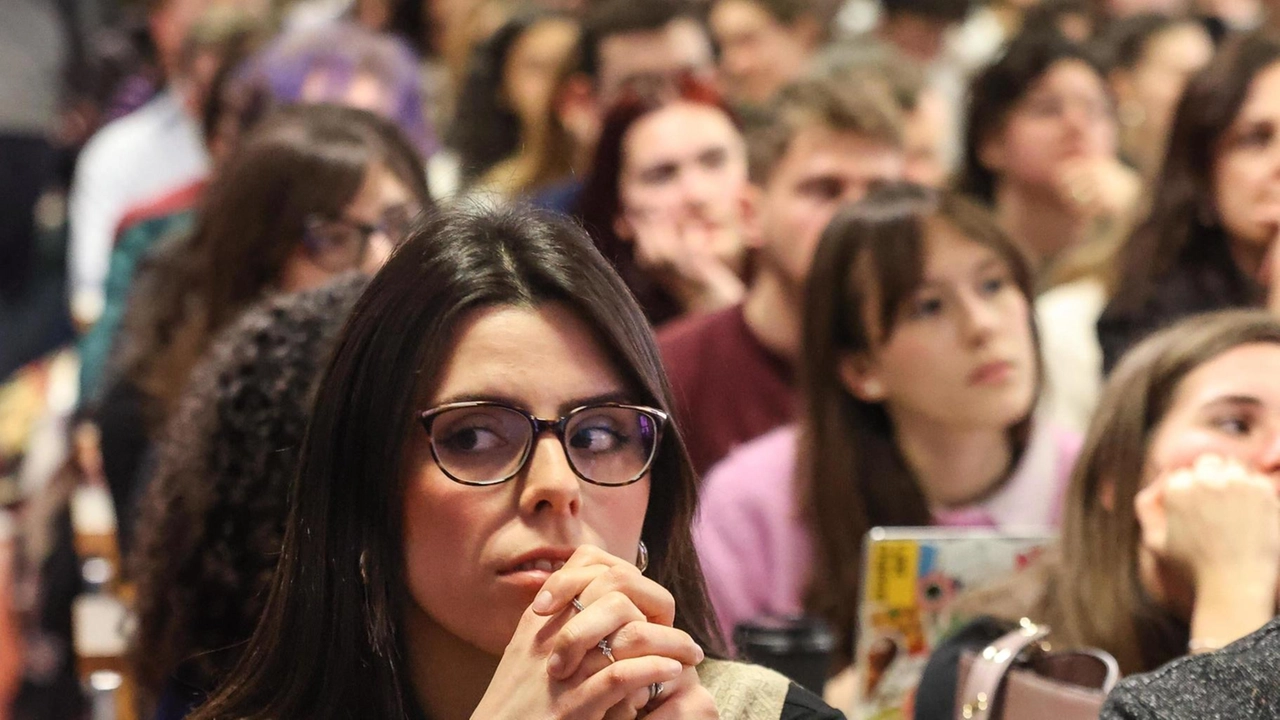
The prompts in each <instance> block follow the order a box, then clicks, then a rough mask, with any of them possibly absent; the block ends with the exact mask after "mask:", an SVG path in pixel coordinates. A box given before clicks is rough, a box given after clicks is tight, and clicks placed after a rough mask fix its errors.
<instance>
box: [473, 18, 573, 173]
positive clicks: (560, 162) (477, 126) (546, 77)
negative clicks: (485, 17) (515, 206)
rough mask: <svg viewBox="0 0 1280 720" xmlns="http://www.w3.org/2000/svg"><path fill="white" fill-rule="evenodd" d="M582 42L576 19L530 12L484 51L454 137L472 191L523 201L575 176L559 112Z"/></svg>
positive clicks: (505, 27) (509, 25)
mask: <svg viewBox="0 0 1280 720" xmlns="http://www.w3.org/2000/svg"><path fill="white" fill-rule="evenodd" d="M577 40H578V24H577V23H576V22H575V21H574V20H573V19H572V18H570V17H568V16H565V15H559V14H552V13H526V14H521V15H517V16H516V17H514V18H512V19H511V20H509V21H507V23H506V24H505V25H503V26H502V27H501V28H499V29H498V31H497V32H496V33H494V35H493V37H491V38H489V40H488V41H487V42H486V43H484V44H483V45H482V46H481V47H480V48H478V49H477V51H476V53H475V54H474V56H473V60H472V64H471V66H470V68H469V69H468V74H467V77H466V79H465V81H464V82H463V87H462V93H461V96H460V97H459V99H458V113H457V115H456V116H455V117H454V120H453V126H452V127H451V129H450V133H449V134H450V137H449V144H450V146H451V147H453V148H454V149H455V150H456V151H457V153H458V156H459V157H458V160H459V164H460V173H461V176H460V181H461V185H462V188H463V189H464V190H473V191H474V190H479V191H481V192H488V193H494V194H497V195H499V196H502V197H518V196H521V195H525V194H528V193H532V192H536V191H538V190H540V189H542V188H543V187H544V186H546V185H548V184H550V183H553V182H557V181H561V180H564V179H565V177H567V176H568V175H569V174H570V172H571V171H572V166H571V164H570V161H571V160H572V148H571V146H570V140H569V137H568V133H567V131H566V130H565V129H564V127H563V126H561V125H559V123H558V122H557V121H556V119H555V117H554V116H553V115H552V112H551V106H552V100H553V93H554V92H555V89H556V84H557V82H558V80H559V79H560V76H561V75H562V74H563V68H564V66H565V64H566V63H567V62H568V61H569V56H570V55H571V53H572V52H573V50H574V47H575V45H576V43H577Z"/></svg>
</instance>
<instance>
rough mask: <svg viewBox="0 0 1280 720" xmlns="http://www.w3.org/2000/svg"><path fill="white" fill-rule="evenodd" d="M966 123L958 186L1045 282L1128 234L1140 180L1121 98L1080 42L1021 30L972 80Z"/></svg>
mask: <svg viewBox="0 0 1280 720" xmlns="http://www.w3.org/2000/svg"><path fill="white" fill-rule="evenodd" d="M964 127H965V128H966V130H965V138H964V150H963V160H962V163H961V170H960V174H959V176H958V177H957V179H956V187H957V189H958V190H960V191H961V192H964V193H966V194H968V195H970V196H972V197H974V198H976V199H978V200H980V201H981V202H983V203H985V204H987V205H988V206H990V207H991V209H992V210H993V211H994V212H995V214H996V217H997V218H998V219H999V222H1000V226H1001V227H1002V228H1003V229H1004V231H1005V232H1007V233H1008V234H1009V237H1011V238H1013V240H1014V242H1017V243H1019V244H1020V245H1021V246H1022V247H1023V249H1024V250H1026V251H1027V253H1028V254H1029V255H1030V257H1031V260H1032V266H1033V268H1034V269H1035V271H1036V275H1037V283H1038V286H1039V287H1040V288H1041V289H1048V288H1050V287H1052V286H1054V285H1056V284H1057V283H1058V282H1059V281H1060V280H1062V279H1065V277H1064V276H1066V275H1068V274H1069V272H1070V271H1071V269H1072V268H1073V266H1074V265H1075V263H1077V262H1079V261H1080V260H1079V258H1080V257H1081V255H1082V254H1084V255H1089V254H1091V253H1093V252H1097V251H1098V249H1099V248H1100V247H1110V246H1112V245H1114V244H1115V243H1116V242H1118V241H1119V239H1122V238H1123V237H1124V235H1125V233H1126V232H1127V230H1128V229H1129V227H1130V225H1131V222H1132V217H1131V215H1132V214H1133V212H1134V207H1135V205H1136V203H1137V202H1138V200H1139V197H1140V195H1141V193H1142V181H1141V178H1140V177H1139V175H1138V173H1137V172H1135V171H1134V170H1132V169H1130V168H1128V167H1126V166H1125V165H1124V164H1123V163H1122V162H1120V159H1119V157H1118V155H1117V148H1118V134H1119V126H1118V122H1117V119H1116V114H1115V109H1114V100H1113V98H1112V96H1111V94H1110V91H1109V89H1108V85H1107V81H1106V76H1105V74H1104V72H1103V69H1102V68H1101V67H1100V66H1099V65H1098V64H1097V63H1096V62H1095V61H1094V60H1093V59H1092V57H1091V55H1090V54H1089V53H1088V52H1087V51H1086V50H1085V49H1084V48H1083V47H1082V46H1080V45H1077V44H1075V43H1073V42H1072V41H1070V40H1068V39H1067V38H1065V37H1063V36H1062V35H1061V34H1059V33H1058V32H1056V31H1055V30H1052V29H1047V28H1030V29H1028V30H1026V31H1024V32H1023V33H1022V35H1020V36H1018V37H1017V38H1015V39H1014V40H1013V41H1012V42H1011V43H1010V45H1009V48H1008V51H1007V52H1006V53H1005V54H1004V55H1003V56H1001V58H1000V59H999V60H997V61H996V62H994V63H993V64H992V65H991V66H989V67H987V68H986V69H985V70H983V71H982V72H981V73H979V74H978V75H977V77H975V78H974V80H973V82H972V83H971V84H970V86H969V107H968V112H967V115H966V118H965V123H964Z"/></svg>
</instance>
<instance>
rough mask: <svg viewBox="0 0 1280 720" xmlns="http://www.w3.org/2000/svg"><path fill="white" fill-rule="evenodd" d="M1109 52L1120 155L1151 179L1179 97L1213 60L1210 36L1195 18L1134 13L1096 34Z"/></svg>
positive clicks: (1163, 151)
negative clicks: (1188, 83)
mask: <svg viewBox="0 0 1280 720" xmlns="http://www.w3.org/2000/svg"><path fill="white" fill-rule="evenodd" d="M1098 44H1099V45H1100V46H1101V48H1102V51H1103V52H1105V53H1106V54H1107V55H1108V56H1109V57H1108V58H1107V65H1108V67H1109V68H1110V69H1109V71H1108V80H1109V82H1110V85H1111V91H1112V93H1113V94H1114V95H1115V98H1116V108H1117V110H1116V117H1117V118H1118V119H1119V121H1120V156H1121V157H1122V158H1124V160H1125V161H1126V162H1128V163H1129V164H1130V165H1132V166H1133V167H1134V168H1135V169H1137V170H1138V172H1139V173H1140V174H1141V175H1142V177H1143V178H1147V179H1152V180H1154V179H1155V178H1156V176H1157V174H1158V173H1159V172H1160V165H1161V163H1162V162H1163V161H1164V153H1165V147H1166V145H1167V144H1168V139H1169V126H1170V125H1171V124H1172V122H1173V111H1174V109H1175V108H1176V107H1177V104H1178V98H1180V97H1181V96H1182V90H1183V88H1185V87H1186V86H1187V81H1189V80H1190V79H1191V78H1192V76H1194V75H1195V74H1196V73H1198V72H1200V70H1202V69H1203V68H1204V66H1206V65H1208V64H1209V61H1210V60H1211V59H1213V51H1214V47H1213V38H1212V37H1210V35H1209V32H1208V31H1207V30H1205V28H1204V24H1203V23H1201V22H1200V21H1198V20H1195V19H1192V18H1185V17H1182V18H1180V17H1170V16H1167V15H1155V14H1147V15H1137V16H1134V17H1130V18H1125V19H1124V20H1119V21H1117V22H1116V23H1115V24H1113V25H1112V26H1111V27H1109V28H1107V29H1106V31H1105V32H1104V33H1103V34H1102V37H1100V38H1098Z"/></svg>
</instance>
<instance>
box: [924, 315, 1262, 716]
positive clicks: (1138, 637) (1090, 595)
mask: <svg viewBox="0 0 1280 720" xmlns="http://www.w3.org/2000/svg"><path fill="white" fill-rule="evenodd" d="M1278 417H1280V322H1277V321H1276V319H1275V318H1274V317H1272V316H1270V315H1269V314H1267V313H1265V312H1260V311H1233V312H1228V313H1221V314H1216V315H1207V316H1202V317H1197V318H1193V319H1190V320H1187V321H1185V322H1182V323H1180V324H1178V325H1175V326H1173V327H1170V328H1168V329H1166V330H1164V331H1163V332H1160V333H1158V334H1157V335H1154V336H1152V337H1151V338H1149V339H1147V340H1146V341H1144V342H1143V343H1141V344H1140V345H1139V346H1138V347H1136V348H1134V350H1133V352H1131V353H1130V354H1128V355H1126V356H1125V358H1124V359H1123V360H1122V361H1121V363H1120V366H1119V367H1117V368H1116V372H1115V374H1114V375H1113V376H1112V377H1111V379H1110V380H1109V381H1108V384H1107V388H1106V390H1105V392H1104V393H1103V397H1102V402H1101V403H1100V405H1099V407H1098V412H1097V415H1096V416H1095V418H1094V422H1093V425H1091V426H1090V428H1089V433H1088V435H1087V436H1086V438H1085V442H1084V448H1083V449H1082V451H1081V453H1080V459H1079V461H1078V462H1077V464H1076V469H1075V473H1074V474H1073V476H1072V478H1071V484H1070V487H1069V489H1068V491H1067V497H1066V505H1065V510H1064V516H1063V529H1062V536H1061V538H1060V540H1059V543H1058V546H1057V549H1056V550H1053V551H1051V552H1049V553H1047V554H1046V555H1045V556H1044V557H1043V558H1042V559H1041V561H1039V562H1038V563H1037V564H1035V565H1032V566H1030V567H1028V568H1026V569H1024V570H1022V571H1020V572H1018V573H1017V574H1015V575H1014V576H1012V577H1010V578H1008V579H1006V580H1003V581H1000V582H997V583H995V584H993V585H991V586H989V587H987V588H982V589H979V590H976V591H974V592H973V593H971V594H970V595H968V596H967V597H962V598H960V599H959V600H958V601H957V604H958V607H959V612H964V613H968V614H969V615H970V616H972V615H974V614H984V615H987V616H989V617H987V618H984V619H982V620H979V621H976V622H975V623H974V624H972V625H970V626H968V627H967V628H965V629H963V630H961V631H959V632H958V633H957V634H956V635H955V636H954V637H953V639H952V640H950V641H948V642H947V643H945V644H944V645H943V646H942V647H941V648H939V650H938V651H936V652H935V654H934V657H933V658H931V659H930V661H929V666H928V668H927V669H926V671H925V676H924V679H923V681H922V683H921V686H920V690H919V692H918V694H917V696H916V717H917V718H920V720H925V719H926V718H927V719H929V720H944V719H945V720H950V719H951V718H953V717H955V714H954V703H955V677H956V666H957V663H958V659H959V656H960V654H961V652H962V651H963V650H964V649H966V648H969V649H976V650H981V648H982V647H983V646H984V645H986V644H987V643H989V642H991V641H993V640H995V639H996V638H998V637H999V636H1001V635H1003V634H1004V633H1005V632H1008V631H1009V630H1010V629H1012V628H1014V627H1016V626H1017V625H1018V624H1019V621H1020V620H1021V619H1022V618H1027V619H1029V620H1030V621H1031V622H1034V623H1045V624H1046V625H1047V626H1048V627H1049V628H1050V629H1051V631H1052V634H1051V635H1050V636H1049V638H1048V640H1049V642H1050V643H1051V644H1052V645H1053V647H1054V649H1072V648H1088V647H1097V648H1102V649H1104V650H1106V651H1107V652H1109V653H1111V654H1112V655H1113V656H1114V657H1115V659H1116V660H1117V662H1118V663H1119V666H1120V670H1121V672H1123V673H1125V674H1129V673H1137V672H1146V671H1150V670H1154V669H1155V668H1158V667H1160V666H1161V665H1163V664H1165V663H1167V662H1169V661H1170V660H1173V659H1174V658H1177V657H1181V656H1182V655H1185V654H1187V653H1188V652H1190V653H1198V652H1205V651H1209V650H1216V649H1218V648H1220V647H1223V646H1224V645H1226V644H1228V643H1231V642H1232V641H1234V640H1236V639H1237V638H1240V637H1243V636H1244V635H1247V634H1248V633H1250V632H1253V631H1254V630H1257V629H1258V628H1259V627H1261V626H1263V625H1264V624H1266V623H1267V621H1269V620H1270V619H1271V618H1272V617H1274V616H1275V614H1276V598H1277V591H1278V590H1280V500H1278V499H1277V486H1278V483H1280V422H1278V421H1277V418H1278ZM1272 700H1274V698H1272ZM1208 716H1212V713H1207V714H1205V715H1197V717H1208ZM1260 716H1261V715H1258V714H1256V713H1230V714H1225V715H1219V716H1218V717H1260ZM1143 717H1145V716H1143ZM1152 717H1154V716H1152ZM1161 717H1166V716H1164V715H1161Z"/></svg>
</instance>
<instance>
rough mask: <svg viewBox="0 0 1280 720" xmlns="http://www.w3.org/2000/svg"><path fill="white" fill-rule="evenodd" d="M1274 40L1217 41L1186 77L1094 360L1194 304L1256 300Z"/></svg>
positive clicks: (1277, 70)
mask: <svg viewBox="0 0 1280 720" xmlns="http://www.w3.org/2000/svg"><path fill="white" fill-rule="evenodd" d="M1277 146H1280V43H1277V42H1276V41H1274V40H1270V39H1268V38H1266V37H1263V36H1250V37H1247V38H1244V39H1242V40H1239V41H1237V42H1234V43H1231V44H1229V45H1227V46H1226V47H1224V48H1223V49H1222V50H1221V51H1220V52H1219V54H1218V56H1217V57H1215V58H1214V60H1213V62H1212V63H1210V65H1209V66H1208V67H1207V68H1205V70H1204V71H1203V72H1201V73H1200V74H1199V75H1197V76H1196V77H1195V78H1193V79H1192V80H1191V82H1190V83H1189V84H1188V85H1187V89H1186V91H1185V92H1184V93H1183V95H1182V100H1181V102H1179V103H1178V109H1177V111H1176V113H1175V115H1174V119H1173V128H1172V130H1171V132H1170V136H1169V150H1168V154H1167V155H1166V157H1165V161H1164V167H1163V169H1162V170H1161V172H1160V175H1159V177H1158V179H1157V180H1156V183H1155V186H1154V197H1153V198H1152V201H1151V210H1150V213H1149V214H1148V215H1147V217H1146V219H1145V220H1144V221H1143V222H1142V223H1141V224H1140V225H1138V227H1137V228H1136V229H1135V230H1134V232H1133V235H1132V236H1131V237H1130V238H1129V241H1128V243H1127V244H1126V245H1125V247H1124V248H1123V250H1122V251H1121V255H1120V261H1119V263H1118V264H1117V277H1119V278H1123V282H1122V283H1118V284H1117V286H1116V291H1115V293H1114V294H1113V295H1112V297H1111V300H1110V302H1109V303H1108V304H1107V306H1106V309H1105V310H1104V311H1103V312H1102V317H1101V318H1100V319H1099V320H1098V340H1099V342H1100V343H1101V346H1102V357H1103V368H1104V370H1106V371H1109V370H1110V369H1111V368H1112V367H1114V366H1115V364H1116V362H1117V361H1118V360H1119V358H1120V356H1121V355H1122V354H1123V353H1124V352H1125V350H1127V349H1128V348H1129V347H1130V346H1132V345H1133V344H1134V343H1136V342H1137V341H1139V340H1141V339H1142V338H1143V337H1144V336H1145V335H1147V334H1149V333H1151V332H1152V331H1154V330H1156V329H1158V328H1160V327H1163V326H1165V325H1168V324H1171V323H1173V322H1176V321H1177V320H1179V319H1181V318H1183V317H1186V316H1188V315H1193V314H1196V313H1201V312H1208V311H1212V310H1219V309H1223V308H1232V307H1249V306H1255V307H1256V306H1261V305H1262V304H1263V303H1264V302H1265V301H1266V299H1267V297H1266V296H1267V291H1266V288H1267V284H1268V283H1269V282H1270V279H1269V277H1268V276H1269V275H1270V274H1271V269H1270V267H1269V263H1268V260H1267V258H1268V253H1269V252H1270V250H1271V248H1272V245H1273V244H1274V242H1275V237H1276V232H1277V227H1280V154H1277V153H1276V148H1277Z"/></svg>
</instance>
